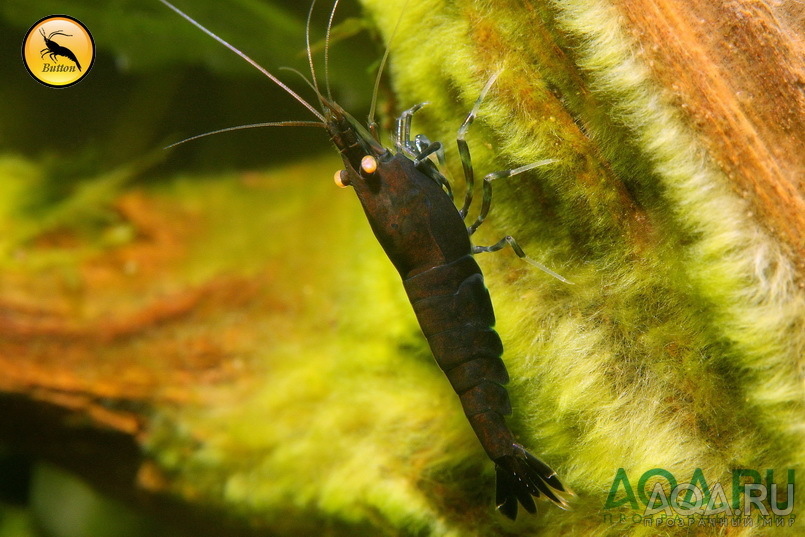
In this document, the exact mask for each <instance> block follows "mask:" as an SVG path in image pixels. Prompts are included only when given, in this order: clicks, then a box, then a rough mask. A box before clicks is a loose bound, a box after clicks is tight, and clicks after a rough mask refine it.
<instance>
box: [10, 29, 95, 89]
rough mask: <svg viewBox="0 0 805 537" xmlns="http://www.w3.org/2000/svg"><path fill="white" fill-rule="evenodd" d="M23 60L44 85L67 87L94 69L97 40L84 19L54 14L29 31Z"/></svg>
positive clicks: (24, 43) (23, 47) (23, 51)
mask: <svg viewBox="0 0 805 537" xmlns="http://www.w3.org/2000/svg"><path fill="white" fill-rule="evenodd" d="M22 61H23V63H24V64H25V68H26V69H28V72H29V73H31V76H32V77H34V78H35V79H36V80H38V81H39V82H41V83H42V84H44V85H46V86H50V87H52V88H66V87H67V86H72V85H73V84H75V83H77V82H78V81H79V80H81V79H82V78H84V77H85V76H87V73H89V70H90V69H92V64H93V62H94V61H95V41H93V40H92V35H91V34H90V33H89V30H87V27H86V26H84V25H83V24H82V23H81V22H80V21H78V20H76V19H74V18H73V17H68V16H67V15H51V16H50V17H45V18H44V19H42V20H40V21H39V22H37V23H36V24H34V25H33V26H31V29H30V30H28V33H27V34H25V39H24V40H23V42H22Z"/></svg>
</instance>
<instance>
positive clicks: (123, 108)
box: [0, 0, 382, 537]
mask: <svg viewBox="0 0 805 537" xmlns="http://www.w3.org/2000/svg"><path fill="white" fill-rule="evenodd" d="M176 4H177V5H178V6H179V7H180V8H181V9H183V10H185V11H187V12H188V13H189V14H191V15H192V16H193V17H195V18H196V19H197V20H198V21H199V22H201V23H202V24H204V25H206V26H208V27H209V28H210V29H211V30H212V31H214V32H216V33H218V34H219V35H221V36H222V37H223V38H224V39H226V40H228V41H229V42H231V43H232V44H233V45H235V46H236V47H238V48H240V49H241V50H243V51H244V52H245V53H246V54H248V55H250V56H252V57H253V58H254V59H255V60H256V61H257V62H259V63H260V64H261V65H263V66H265V67H266V68H267V69H269V70H270V71H272V72H273V73H274V74H275V75H277V76H279V77H280V78H281V79H283V80H284V81H287V83H288V84H289V86H291V87H292V88H293V89H294V90H295V91H297V92H298V93H300V94H302V95H303V96H304V97H305V98H306V99H308V100H309V101H310V102H312V103H314V105H315V96H314V94H313V92H312V91H311V90H310V88H308V87H307V85H306V84H305V82H304V81H303V80H302V79H301V78H300V77H299V76H297V75H296V74H294V73H291V72H289V71H281V70H280V69H279V68H280V67H289V68H294V69H297V70H299V71H301V72H302V73H305V74H306V76H309V75H308V73H309V68H308V67H307V59H306V57H305V20H306V17H307V12H308V7H309V5H308V3H307V2H298V1H296V0H277V1H266V0H233V1H228V2H217V1H207V0H194V1H192V2H191V1H184V2H183V1H181V0H179V1H177V2H176ZM318 7H319V8H320V9H317V10H316V11H315V13H313V18H312V23H311V42H312V44H313V47H314V49H315V54H316V61H317V62H319V64H320V68H321V69H323V67H322V66H323V63H322V59H323V54H322V50H323V38H324V31H325V28H326V23H327V18H328V16H329V9H330V7H331V6H330V5H327V3H321V5H319V6H318ZM54 14H66V15H69V16H72V17H74V18H77V19H78V20H80V21H81V22H83V23H84V24H85V25H86V26H87V27H88V28H89V30H90V32H91V33H92V35H93V37H94V40H95V45H96V50H97V55H96V59H95V63H94V65H93V67H92V70H91V72H90V73H89V75H88V76H87V77H86V78H84V79H83V80H82V81H81V82H79V83H78V84H76V85H74V86H72V87H68V88H64V89H53V88H50V87H46V86H44V85H42V84H40V83H39V82H37V81H35V80H34V79H33V78H32V77H31V76H30V75H29V74H28V73H27V72H26V70H25V68H24V66H23V63H22V59H21V53H20V51H21V46H22V41H23V38H24V36H25V34H26V31H27V30H28V28H30V27H31V26H32V25H33V24H34V23H36V22H37V21H38V20H40V19H41V18H43V17H46V16H49V15H54ZM381 56H382V47H381V46H380V45H378V42H377V40H376V38H375V36H374V35H373V33H372V29H371V25H370V24H369V23H368V22H367V21H365V20H364V19H363V18H362V16H361V11H360V8H359V6H358V5H356V3H355V2H351V1H345V2H342V5H341V6H340V7H339V12H338V15H337V19H336V25H335V27H334V28H333V34H332V47H331V55H330V72H329V82H330V86H331V88H332V92H333V94H334V96H335V97H336V99H337V100H338V102H340V103H341V104H342V105H343V106H344V107H345V108H346V109H348V110H352V111H354V112H355V115H356V117H365V116H366V111H367V110H368V107H369V99H370V94H371V88H372V84H373V77H374V73H375V70H376V67H377V64H378V62H379V58H380V57H381ZM0 66H2V81H0V268H1V269H2V270H3V273H4V275H3V277H2V278H0V294H2V298H0V317H3V318H4V319H5V318H8V319H16V318H19V317H20V316H21V315H22V313H21V312H22V311H23V310H25V308H29V306H30V305H31V304H40V305H39V306H36V308H41V309H39V310H38V311H33V312H32V311H28V313H29V314H30V315H29V316H30V317H31V318H32V319H34V320H33V321H31V322H32V323H34V324H33V325H32V326H40V325H37V324H35V323H36V322H39V321H40V320H41V319H42V318H43V317H47V316H48V315H49V314H51V313H53V311H60V312H61V313H62V314H63V316H64V317H70V316H71V315H73V314H74V313H75V311H80V310H81V308H78V309H73V308H72V306H70V307H68V308H67V310H59V307H57V306H52V308H51V305H48V304H47V298H50V297H49V296H48V295H49V293H48V291H47V290H48V289H53V288H57V289H58V291H57V292H56V295H60V294H61V291H62V290H63V288H64V287H65V285H66V286H67V287H69V286H70V285H78V284H75V283H73V284H70V283H68V284H65V281H68V282H69V281H71V278H72V279H75V278H74V277H75V274H73V272H72V271H73V269H74V266H75V264H76V263H77V262H81V261H85V260H86V248H84V249H77V250H76V249H73V250H72V251H71V248H70V247H71V246H75V245H76V244H80V245H83V246H87V245H89V247H90V248H91V249H92V250H93V251H94V254H93V255H97V254H98V252H99V251H100V252H102V251H104V250H105V249H108V248H109V246H110V245H113V246H120V245H125V244H128V243H131V242H132V241H135V240H136V237H135V236H136V235H137V233H138V229H137V226H136V225H130V222H128V223H127V220H128V219H127V218H126V216H125V215H123V214H121V213H120V210H119V208H115V207H114V203H115V200H116V199H117V198H118V196H119V194H121V193H122V192H123V191H126V190H131V189H136V188H139V187H144V188H149V185H155V184H160V186H164V185H163V184H162V183H164V182H166V181H170V180H171V178H173V177H176V176H182V177H183V180H184V181H186V182H189V184H190V187H189V189H190V190H192V188H193V187H192V184H193V182H194V181H196V180H197V181H203V182H206V183H208V182H210V181H213V182H216V181H221V182H233V181H235V182H236V181H238V180H239V178H242V177H243V175H242V173H247V172H248V171H250V170H260V169H262V168H265V167H272V168H279V167H282V166H284V165H288V164H289V163H293V162H305V161H307V160H311V159H312V160H315V159H317V158H319V157H318V155H319V154H324V155H328V156H330V157H332V163H333V164H334V165H337V162H338V160H337V156H336V155H335V154H334V153H332V149H331V147H330V145H329V141H328V140H327V137H326V135H325V134H324V133H323V132H322V131H321V130H319V129H314V128H282V129H280V128H264V129H253V130H247V131H240V132H234V133H228V134H222V135H216V136H210V137H208V138H204V139H201V140H197V141H193V142H191V143H187V144H184V145H181V146H179V147H177V148H175V149H172V150H163V147H164V146H166V145H168V144H170V143H173V142H176V141H178V140H181V139H184V138H186V137H189V136H192V135H196V134H199V133H203V132H207V131H211V130H215V129H219V128H224V127H230V126H235V125H242V124H250V123H257V122H265V121H284V120H311V119H313V118H312V117H310V114H309V113H308V112H307V110H305V109H304V108H303V107H302V106H301V105H300V104H298V103H296V102H295V101H294V100H293V99H292V98H290V97H289V96H288V95H287V94H285V93H284V92H283V91H282V90H280V89H279V88H277V87H276V86H275V85H274V84H273V83H272V82H271V81H270V80H267V79H266V78H264V77H263V76H262V75H261V74H260V73H258V72H257V71H256V70H254V69H253V68H252V67H251V66H249V65H247V64H246V63H245V62H244V61H242V60H241V59H240V58H238V57H236V56H235V55H234V54H232V52H230V51H229V50H226V49H225V48H224V47H222V46H221V45H219V44H218V43H216V42H214V41H213V40H212V39H210V38H209V37H208V36H206V35H204V34H203V33H202V32H200V31H199V30H198V29H197V28H195V27H193V26H192V25H190V24H189V23H187V22H186V21H184V20H183V19H181V18H180V17H179V16H177V15H176V14H175V13H173V12H172V11H170V10H169V9H167V8H166V7H165V6H164V5H162V4H161V3H159V2H157V1H156V0H148V1H126V0H105V1H96V0H66V1H48V0H38V1H36V2H29V1H22V0H4V1H3V2H2V3H0ZM319 79H320V80H321V81H323V73H322V72H320V73H319ZM233 173H234V174H235V175H233ZM239 174H240V175H239ZM301 179H303V180H307V179H309V180H310V181H312V182H327V183H329V181H330V178H329V175H326V176H323V177H318V176H313V177H309V178H307V179H306V178H304V177H302V178H301ZM293 180H294V181H299V180H300V178H299V177H295V178H293ZM279 181H280V182H282V180H281V179H280V180H279ZM294 188H300V185H294ZM277 192H278V196H280V197H282V191H281V189H280V190H278V191H277ZM110 237H111V239H110ZM110 240H111V242H110ZM52 246H55V247H56V248H51V247H52ZM56 251H58V254H57V257H58V256H60V257H58V258H54V257H53V255H54V252H56ZM76 252H83V253H79V254H76ZM74 254H76V255H78V261H76V259H73V256H74ZM65 267H66V268H65ZM71 267H72V268H71ZM65 274H67V276H65ZM70 274H72V276H71V275H70ZM71 292H72V293H73V294H76V293H78V292H79V291H76V289H73V290H72V291H71ZM68 294H69V293H68ZM20 304H23V305H26V304H27V306H25V308H23V307H22V306H20ZM53 308H55V310H54V309H53ZM29 309H30V308H29ZM89 316H91V315H89ZM0 324H2V323H0ZM18 325H19V323H18ZM18 325H14V326H18ZM3 327H5V328H7V325H6V324H4V325H3ZM15 330H16V329H14V328H13V326H12V328H8V329H7V330H5V331H0V339H3V338H6V339H7V341H11V340H13V339H14V338H15V337H18V338H19V339H20V341H21V343H20V345H22V346H24V348H25V350H24V351H23V353H25V352H27V350H30V349H31V347H30V345H36V344H37V340H36V338H33V339H31V338H28V337H26V334H25V333H23V332H19V331H17V332H19V333H16V332H15ZM40 335H41V336H42V339H48V337H50V336H48V333H47V330H45V332H43V333H42V334H40ZM52 339H53V338H52V337H51V340H52ZM13 350H14V348H13V347H8V346H4V347H3V349H0V354H2V353H8V354H7V355H6V357H7V358H9V359H14V358H19V356H17V357H15V356H13V354H12V352H13ZM155 534H159V535H184V533H182V532H180V531H179V530H178V529H176V528H169V527H166V526H165V525H164V523H162V522H156V521H154V520H153V519H151V518H148V517H143V516H142V515H140V514H138V513H134V512H132V511H130V510H129V508H127V507H124V506H123V504H121V503H118V502H117V501H115V500H112V499H109V498H107V497H106V496H104V495H103V494H99V493H97V492H96V491H94V490H93V489H92V488H90V487H89V486H88V485H87V484H86V483H84V482H82V481H80V480H78V479H77V478H75V477H74V476H72V475H71V474H70V473H69V472H65V471H64V470H60V469H58V468H56V467H55V466H51V465H49V464H46V463H43V462H41V461H39V460H37V459H36V458H31V457H30V456H29V455H28V454H26V453H20V452H19V451H18V450H15V449H13V448H12V447H11V446H10V445H9V443H8V438H5V439H4V438H2V437H0V535H2V536H9V537H11V536H13V537H24V536H27V535H31V536H33V535H37V536H59V537H71V536H76V537H78V536H89V535H92V536H95V537H101V536H136V535H155Z"/></svg>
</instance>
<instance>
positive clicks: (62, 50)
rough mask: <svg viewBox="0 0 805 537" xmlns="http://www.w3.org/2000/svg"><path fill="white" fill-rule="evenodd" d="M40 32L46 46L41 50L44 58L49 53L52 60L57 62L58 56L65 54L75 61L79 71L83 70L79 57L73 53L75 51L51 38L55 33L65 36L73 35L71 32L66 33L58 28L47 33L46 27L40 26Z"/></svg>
mask: <svg viewBox="0 0 805 537" xmlns="http://www.w3.org/2000/svg"><path fill="white" fill-rule="evenodd" d="M39 33H40V34H42V39H44V40H45V48H43V49H42V50H41V51H40V52H41V54H40V55H41V56H42V57H43V58H44V57H45V54H49V55H50V59H51V61H53V63H56V62H57V61H58V60H56V56H64V57H65V58H67V59H69V60H72V61H73V63H75V65H76V67H78V70H79V71H80V70H81V64H80V63H78V58H76V57H75V54H73V51H72V50H70V49H69V48H67V47H63V46H61V45H60V44H58V43H56V42H55V41H53V40H51V38H52V37H53V36H54V35H63V36H65V37H72V35H71V34H66V33H64V32H63V31H61V30H56V31H55V32H50V34H48V35H45V29H44V28H40V29H39Z"/></svg>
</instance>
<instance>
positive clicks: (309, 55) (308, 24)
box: [305, 0, 324, 108]
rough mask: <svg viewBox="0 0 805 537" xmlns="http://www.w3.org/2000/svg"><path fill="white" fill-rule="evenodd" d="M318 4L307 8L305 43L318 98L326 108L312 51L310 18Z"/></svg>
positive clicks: (313, 3) (313, 2)
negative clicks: (314, 66) (317, 79)
mask: <svg viewBox="0 0 805 537" xmlns="http://www.w3.org/2000/svg"><path fill="white" fill-rule="evenodd" d="M315 5H316V0H313V1H312V2H311V3H310V9H308V10H307V22H305V45H306V47H307V62H308V63H309V64H310V77H311V78H312V79H313V88H314V89H315V90H316V98H318V99H319V104H320V105H321V107H322V108H324V103H323V102H322V100H321V92H320V91H319V83H318V82H317V81H316V70H315V69H314V68H313V53H312V52H311V51H310V19H311V17H312V16H313V8H314V7H315Z"/></svg>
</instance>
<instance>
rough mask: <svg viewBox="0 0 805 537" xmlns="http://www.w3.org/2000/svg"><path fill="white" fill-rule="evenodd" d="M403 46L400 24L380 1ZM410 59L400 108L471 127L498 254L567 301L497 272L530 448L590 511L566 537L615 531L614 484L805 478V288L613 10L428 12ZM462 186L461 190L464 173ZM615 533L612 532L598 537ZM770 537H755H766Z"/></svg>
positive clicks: (509, 270) (405, 23)
mask: <svg viewBox="0 0 805 537" xmlns="http://www.w3.org/2000/svg"><path fill="white" fill-rule="evenodd" d="M364 4H365V5H366V6H367V9H368V10H369V11H370V13H371V14H372V16H374V17H375V18H376V19H377V20H378V24H379V25H380V26H381V28H383V29H385V32H386V33H385V35H386V36H387V38H388V36H389V35H390V34H391V29H392V28H393V27H394V25H395V24H396V19H397V17H398V16H399V13H400V4H402V2H400V3H397V4H396V7H392V6H389V4H388V3H387V2H375V1H372V0H366V1H364ZM391 47H392V55H391V58H392V67H391V76H392V80H393V84H394V86H395V88H396V90H397V92H398V98H399V102H400V106H401V108H404V107H408V106H410V105H411V104H413V103H416V102H421V101H426V100H427V101H430V102H431V103H432V105H431V106H430V107H429V108H427V109H425V110H423V111H422V112H421V116H418V117H417V118H416V121H415V124H416V128H415V131H416V132H425V133H427V134H428V136H429V137H431V138H432V139H438V140H441V141H443V142H445V143H446V145H447V148H448V151H449V150H450V149H451V146H452V143H451V140H453V139H454V138H455V131H456V129H457V127H458V125H459V124H460V122H461V121H462V120H463V117H464V115H465V114H466V112H467V111H468V110H469V108H470V107H471V104H472V101H473V100H474V98H475V97H476V96H477V95H478V93H479V92H480V88H481V87H482V85H483V84H484V82H485V81H486V80H487V79H488V78H489V77H490V76H491V74H492V73H494V72H496V71H497V70H498V69H501V68H502V69H503V72H502V74H501V76H500V77H499V79H498V81H497V83H496V84H495V86H494V87H493V89H492V91H491V92H490V95H489V97H488V99H487V101H486V102H485V104H484V106H483V107H482V109H481V112H480V114H479V118H478V120H477V121H476V123H475V124H474V125H473V127H472V129H471V132H470V135H469V137H468V138H469V143H470V147H471V149H472V151H473V162H474V165H475V170H476V174H483V173H487V172H490V171H493V170H497V169H501V168H504V169H505V168H508V167H514V166H518V165H522V164H525V163H528V162H533V161H537V160H541V159H544V158H553V159H556V160H557V161H558V162H557V163H556V164H555V165H552V166H549V167H544V168H538V169H537V170H535V171H534V172H533V173H531V174H527V175H524V176H522V177H518V178H516V179H511V180H509V181H498V182H496V183H495V201H494V203H493V210H492V216H491V217H490V223H489V224H488V225H485V227H487V229H486V230H484V232H483V233H480V232H479V235H480V237H478V241H479V242H481V243H486V244H488V243H490V242H492V241H494V240H497V239H498V238H499V237H500V236H502V235H504V234H506V233H511V234H512V235H514V236H515V237H516V238H518V240H520V241H521V243H522V244H523V245H524V247H525V248H526V251H527V252H528V253H530V254H531V255H532V256H533V257H535V258H537V259H539V260H541V261H543V262H544V263H546V264H547V265H548V266H550V267H552V268H554V269H556V270H558V271H559V272H560V273H562V274H563V275H564V276H566V277H568V278H569V279H570V280H572V281H574V282H575V283H576V286H574V287H565V286H562V285H561V284H559V283H557V282H556V281H554V280H551V279H550V278H547V277H545V275H544V274H540V273H538V272H535V271H533V270H532V269H530V268H529V267H528V266H526V265H524V264H522V263H520V262H518V261H517V259H516V258H514V256H512V255H510V254H500V255H497V256H494V257H492V256H485V257H483V258H481V261H480V262H481V263H482V266H483V267H484V268H485V269H486V271H487V281H488V285H489V287H490V290H491V292H492V296H493V301H494V302H495V305H496V311H497V314H498V327H499V329H500V332H501V334H502V336H503V340H504V344H505V345H506V353H505V355H504V358H505V360H506V362H507V364H508V366H509V369H510V372H511V375H512V378H513V381H512V384H511V392H512V395H513V398H514V400H515V405H516V409H515V412H516V418H515V419H514V421H513V423H514V424H515V425H516V428H517V431H518V433H519V435H520V440H521V441H522V442H523V443H524V444H526V445H528V446H529V447H532V448H534V449H535V450H536V451H537V452H538V453H541V454H542V455H543V456H545V457H546V458H547V459H548V460H549V461H550V462H552V463H556V465H557V466H558V469H559V471H560V473H561V474H563V475H564V476H565V477H566V478H567V480H568V481H569V483H570V484H571V486H573V487H574V488H575V490H576V491H577V492H579V495H580V498H579V501H578V503H577V512H576V513H575V514H572V515H567V514H565V513H553V512H549V513H548V514H547V515H546V520H549V521H550V522H549V523H550V524H553V525H554V529H556V528H557V525H558V527H564V528H567V529H570V528H573V527H575V528H576V529H578V528H581V527H588V528H595V527H597V524H598V522H599V521H598V519H596V518H595V516H594V515H593V513H595V512H596V510H597V509H600V507H601V505H602V503H603V498H602V494H601V491H602V490H604V489H606V488H607V487H608V486H609V484H610V483H611V480H612V477H613V476H614V473H615V470H616V469H617V468H619V467H625V468H627V469H628V470H629V471H630V472H632V473H633V474H636V475H639V474H640V473H641V472H643V471H645V470H648V469H650V468H654V467H661V468H666V469H669V470H671V471H674V472H678V473H679V474H680V475H685V474H687V475H690V473H691V472H692V470H693V469H694V468H703V469H704V472H705V474H706V475H708V476H713V477H712V479H723V480H726V481H728V479H729V474H728V471H729V469H731V468H735V467H744V466H745V467H753V468H777V469H778V470H779V471H780V472H782V470H783V469H786V468H795V467H796V468H801V466H800V465H801V463H802V461H803V460H805V453H803V446H805V442H803V438H802V433H801V431H802V421H803V400H804V399H803V387H802V379H801V371H802V366H803V362H802V357H803V352H802V349H803V333H804V332H803V323H802V320H803V312H804V311H805V308H803V296H802V292H801V289H798V288H797V287H796V285H795V282H794V270H793V265H792V263H791V261H790V260H788V259H786V258H785V257H784V255H783V253H782V251H781V249H780V247H779V246H778V245H777V244H775V243H774V241H773V240H772V239H771V238H770V237H769V236H768V235H767V234H766V233H765V232H764V230H763V229H762V227H761V225H760V224H759V223H758V222H756V221H754V220H753V219H751V217H748V216H747V214H748V208H747V206H746V204H745V203H744V202H743V201H742V200H741V199H740V198H738V197H737V196H736V195H735V194H734V193H733V192H732V191H731V190H730V187H729V185H728V182H727V180H726V178H725V177H724V176H723V175H722V174H721V172H720V171H719V170H718V169H716V168H714V167H713V165H712V164H710V161H709V160H708V158H707V155H706V153H705V150H704V149H703V148H702V147H701V146H700V145H698V143H697V141H696V139H695V137H694V136H693V134H692V133H691V132H690V131H689V130H688V129H687V127H686V126H685V124H684V122H683V120H682V119H681V115H680V114H679V112H678V111H677V110H675V109H674V108H673V107H672V106H671V105H670V104H668V102H667V101H666V100H665V99H664V96H663V93H662V90H661V89H660V88H658V87H657V86H656V85H655V84H654V82H653V81H652V80H651V78H650V75H649V71H648V69H647V68H646V66H645V65H643V64H642V63H641V61H640V59H639V58H638V57H637V56H636V54H635V52H634V51H635V47H634V45H633V44H632V43H631V42H630V40H629V38H628V37H627V36H626V34H625V32H624V30H623V28H622V22H621V20H620V19H619V15H618V13H617V12H616V10H615V8H614V7H613V6H611V5H609V4H608V3H607V2H601V1H597V2H589V1H584V2H582V1H578V2H576V1H573V2H544V3H540V4H538V5H531V6H529V7H528V8H526V7H524V6H523V4H522V3H520V2H495V3H494V4H491V3H482V2H472V1H464V2H452V3H447V2H439V1H436V0H434V1H430V2H417V3H416V6H411V5H408V6H407V8H406V13H405V15H404V16H403V18H402V20H401V23H400V27H399V30H398V31H397V34H396V35H395V37H394V40H393V43H392V45H391ZM453 157H454V158H453V166H452V168H451V169H452V170H453V176H454V177H461V174H460V171H459V169H460V168H459V167H458V162H457V158H455V152H454V153H453ZM599 529H601V528H599ZM747 531H749V532H751V531H750V530H747Z"/></svg>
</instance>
